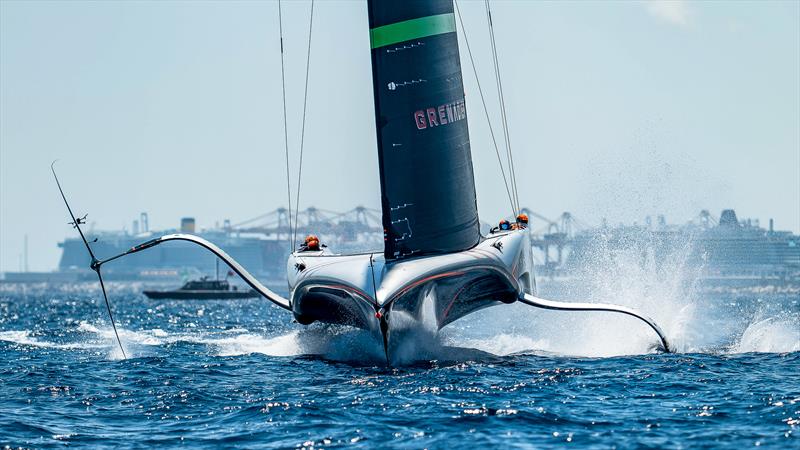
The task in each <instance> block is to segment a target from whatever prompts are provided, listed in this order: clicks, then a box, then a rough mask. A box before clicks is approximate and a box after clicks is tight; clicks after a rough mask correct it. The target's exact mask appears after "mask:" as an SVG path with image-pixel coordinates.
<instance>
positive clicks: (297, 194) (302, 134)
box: [284, 0, 314, 247]
mask: <svg viewBox="0 0 800 450" xmlns="http://www.w3.org/2000/svg"><path fill="white" fill-rule="evenodd" d="M313 26H314V0H311V12H310V13H309V17H308V51H307V53H306V83H305V89H304V91H303V124H302V125H301V127H300V163H299V166H298V168H297V191H296V192H295V206H294V223H295V230H294V233H293V234H292V246H293V247H294V245H296V244H297V228H298V215H299V214H300V180H301V178H302V176H303V148H304V146H303V144H304V143H305V137H306V105H307V103H308V73H309V69H310V67H311V31H312V30H313ZM284 120H285V119H284Z"/></svg>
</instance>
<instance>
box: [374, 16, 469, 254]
mask: <svg viewBox="0 0 800 450" xmlns="http://www.w3.org/2000/svg"><path fill="white" fill-rule="evenodd" d="M368 5H369V25H370V43H371V47H372V80H373V88H374V95H375V118H376V125H377V136H378V161H379V165H380V180H381V206H382V209H383V227H384V230H385V232H384V236H385V238H384V240H385V247H384V254H385V256H386V258H387V259H397V258H402V257H406V256H411V255H415V256H416V255H424V254H436V253H449V252H456V251H461V250H466V249H469V248H471V247H473V246H475V245H476V244H477V243H478V242H479V241H480V224H479V221H478V208H477V204H476V198H475V181H474V175H473V171H472V156H471V153H470V146H469V131H468V129H467V113H466V106H465V103H464V85H463V81H462V77H461V62H460V60H459V54H458V38H457V36H456V26H455V23H456V22H455V17H454V14H453V1H452V0H405V1H393V0H369V2H368Z"/></svg>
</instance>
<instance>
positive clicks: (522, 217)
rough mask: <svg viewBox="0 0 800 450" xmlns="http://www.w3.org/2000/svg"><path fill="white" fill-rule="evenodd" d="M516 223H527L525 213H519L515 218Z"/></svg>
mask: <svg viewBox="0 0 800 450" xmlns="http://www.w3.org/2000/svg"><path fill="white" fill-rule="evenodd" d="M517 222H519V223H528V215H527V214H525V213H520V214H519V215H518V216H517Z"/></svg>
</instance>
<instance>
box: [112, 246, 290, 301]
mask: <svg viewBox="0 0 800 450" xmlns="http://www.w3.org/2000/svg"><path fill="white" fill-rule="evenodd" d="M169 241H186V242H192V243H194V244H197V245H199V246H201V247H203V248H205V249H206V250H208V251H210V252H211V253H213V254H215V255H216V256H217V257H218V258H219V259H221V260H222V261H223V262H225V264H227V265H228V267H230V268H231V270H233V271H234V272H235V273H236V274H237V275H239V277H240V278H241V279H242V280H244V282H245V283H247V285H248V286H250V287H251V288H253V289H254V290H255V291H256V292H258V293H259V294H261V295H262V296H263V297H265V298H266V299H267V300H269V301H271V302H272V303H274V304H276V305H278V306H280V307H281V308H283V309H287V310H291V306H289V300H288V299H286V298H283V297H281V296H280V295H278V294H276V293H275V292H273V291H272V290H270V289H269V288H267V287H266V286H264V285H263V284H261V283H260V282H259V281H258V280H257V279H256V278H255V277H254V276H253V275H251V274H250V272H248V271H247V270H245V269H244V267H242V266H241V264H239V263H238V262H236V260H235V259H233V258H232V257H231V256H230V255H228V254H227V253H225V252H224V251H223V250H222V249H221V248H219V247H217V246H216V245H214V244H212V243H211V242H209V241H207V240H205V239H203V238H201V237H198V236H195V235H193V234H183V233H176V234H167V235H164V236H161V237H157V238H155V239H151V240H149V241H146V242H143V243H141V244H139V245H136V246H134V247H131V249H130V250H128V251H125V252H123V253H120V254H119V255H116V256H112V257H110V258H106V259H103V260H100V261H98V262H97V265H98V266H102V265H103V264H105V263H107V262H111V261H113V260H115V259H118V258H121V257H123V256H125V255H130V254H132V253H136V252H140V251H142V250H146V249H148V248H150V247H154V246H156V245H158V244H163V243H164V242H169Z"/></svg>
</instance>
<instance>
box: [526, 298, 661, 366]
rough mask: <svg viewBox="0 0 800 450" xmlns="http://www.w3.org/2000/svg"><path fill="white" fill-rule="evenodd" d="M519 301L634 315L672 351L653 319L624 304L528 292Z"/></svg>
mask: <svg viewBox="0 0 800 450" xmlns="http://www.w3.org/2000/svg"><path fill="white" fill-rule="evenodd" d="M519 301H521V302H522V303H525V304H526V305H530V306H535V307H536V308H542V309H552V310H556V311H608V312H617V313H622V314H627V315H629V316H633V317H636V318H637V319H639V320H641V321H643V322H644V323H646V324H647V325H648V326H650V328H652V329H653V331H655V332H656V334H657V335H658V337H659V339H661V344H662V345H663V351H665V352H667V353H672V352H674V349H673V348H672V347H670V345H669V342H668V341H667V337H666V336H665V335H664V332H663V331H662V330H661V328H660V327H659V326H658V325H657V324H656V323H655V322H654V321H653V319H651V318H649V317H647V316H645V315H644V314H641V313H639V312H638V311H636V310H633V309H631V308H626V307H625V306H618V305H609V304H607V303H573V302H557V301H554V300H545V299H543V298H538V297H534V296H533V295H530V294H521V295H520V297H519Z"/></svg>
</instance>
